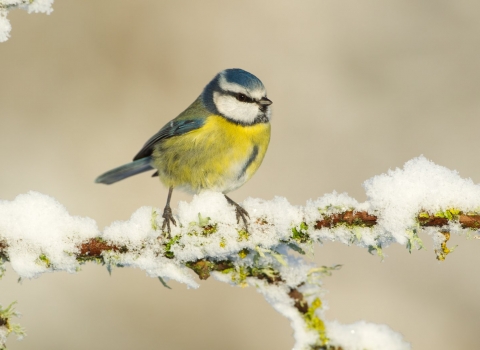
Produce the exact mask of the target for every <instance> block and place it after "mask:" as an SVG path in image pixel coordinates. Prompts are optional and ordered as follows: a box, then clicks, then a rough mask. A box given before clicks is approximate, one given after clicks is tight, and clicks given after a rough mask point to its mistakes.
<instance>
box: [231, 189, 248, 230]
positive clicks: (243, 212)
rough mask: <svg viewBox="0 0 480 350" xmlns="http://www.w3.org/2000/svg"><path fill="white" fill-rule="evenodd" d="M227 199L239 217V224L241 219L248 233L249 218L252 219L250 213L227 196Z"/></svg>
mask: <svg viewBox="0 0 480 350" xmlns="http://www.w3.org/2000/svg"><path fill="white" fill-rule="evenodd" d="M225 198H226V199H227V202H228V203H230V204H231V205H233V206H234V207H235V214H236V216H237V223H240V219H242V221H243V224H244V225H245V230H247V231H248V220H247V218H249V219H250V215H248V212H247V211H246V210H245V209H243V208H242V207H241V206H240V205H239V204H237V203H236V202H234V201H233V200H232V199H230V198H229V197H227V196H226V195H225Z"/></svg>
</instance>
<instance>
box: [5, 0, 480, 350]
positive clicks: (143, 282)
mask: <svg viewBox="0 0 480 350" xmlns="http://www.w3.org/2000/svg"><path fill="white" fill-rule="evenodd" d="M9 19H10V21H11V23H12V26H13V30H12V33H11V34H12V36H11V39H10V40H9V41H7V42H6V43H3V44H0V158H1V160H2V171H1V172H0V199H3V200H13V199H14V198H15V196H16V195H18V194H21V193H26V192H28V191H30V190H35V191H39V192H42V193H45V194H48V195H51V196H53V197H55V198H56V199H57V200H58V201H60V202H61V203H62V204H64V205H65V206H66V207H67V209H68V210H69V212H70V213H71V214H72V215H80V216H88V217H91V218H93V219H95V220H96V221H97V222H98V225H99V227H100V228H101V229H103V228H104V227H105V226H106V225H108V224H109V223H111V222H112V221H115V220H126V219H128V218H129V217H130V215H131V213H133V212H134V211H135V210H136V209H137V208H139V207H141V206H144V205H148V206H157V207H160V208H163V206H164V204H165V199H166V195H167V190H166V189H165V188H163V187H162V186H161V185H160V184H159V183H158V180H157V179H152V178H150V177H149V175H146V174H144V175H139V176H136V177H134V178H131V179H129V180H126V181H122V182H120V183H118V184H115V185H114V186H104V185H98V184H94V182H93V181H94V179H95V177H96V176H98V175H99V174H101V173H103V172H104V171H106V170H109V169H111V168H113V167H115V166H118V165H121V164H124V163H125V162H128V161H130V159H131V158H132V157H133V156H134V155H135V154H136V153H137V151H138V150H139V149H140V148H141V146H142V145H143V144H144V142H145V141H146V140H147V139H148V138H149V137H150V136H152V135H153V134H154V133H155V132H156V131H158V130H159V129H160V128H161V127H162V126H163V125H164V124H165V123H166V122H167V121H169V120H170V119H172V118H173V117H175V116H176V115H177V114H179V113H180V112H181V111H183V109H184V108H186V107H187V106H188V105H189V104H190V103H191V102H192V101H193V100H194V99H195V98H196V97H197V96H198V95H199V93H200V92H201V90H202V89H203V87H204V85H205V84H206V83H207V82H208V81H209V80H210V79H211V78H212V77H213V76H214V75H215V74H216V73H217V72H219V71H220V70H223V69H225V68H232V67H240V68H243V69H245V70H248V71H250V72H252V73H253V74H255V75H257V76H258V77H259V78H260V79H261V80H262V81H263V82H264V84H265V85H266V87H267V89H268V96H269V98H271V99H272V100H273V102H274V103H273V113H274V115H273V121H272V140H271V144H270V148H269V151H268V152H267V156H266V158H265V160H264V163H263V165H262V167H261V168H260V170H259V171H258V173H257V174H256V175H255V176H254V177H253V178H252V180H251V181H250V182H249V183H247V184H246V185H245V186H243V187H242V188H241V189H239V190H237V191H236V192H234V193H232V198H234V199H235V200H236V201H239V202H241V201H243V200H244V199H245V198H246V197H248V196H252V197H260V198H264V199H271V198H273V197H274V196H277V195H278V196H285V197H286V198H288V200H289V201H290V202H291V203H292V204H296V205H305V203H306V201H307V200H308V199H315V198H317V197H319V196H321V195H323V194H325V193H329V192H332V191H334V190H336V191H337V192H348V193H349V194H350V195H351V196H353V197H355V198H356V199H358V200H359V201H363V200H365V199H366V197H365V194H364V191H363V188H362V183H363V181H365V180H367V179H368V178H370V177H372V176H374V175H378V174H381V173H384V172H386V171H387V170H388V169H394V168H396V167H402V166H403V164H404V163H405V162H406V161H407V160H409V159H411V158H413V157H416V156H419V155H421V154H423V155H425V156H426V157H427V158H429V159H431V160H433V161H434V162H435V163H437V164H440V165H443V166H446V167H448V168H450V169H456V170H458V171H459V173H460V175H461V176H462V177H467V178H468V177H470V178H472V179H473V181H474V182H475V183H479V182H480V165H479V162H478V133H479V130H480V117H479V115H480V101H479V91H480V65H479V62H480V4H479V3H478V2H477V1H473V0H472V1H468V0H466V1H464V0H455V1H446V0H437V1H433V0H430V1H424V0H419V1H401V0H392V1H388V2H386V1H378V0H377V1H370V0H364V1H361V2H359V1H355V0H348V1H347V0H337V1H326V0H302V1H295V2H294V1H282V0H277V1H275V2H272V1H251V0H249V1H241V2H239V1H237V2H226V1H221V0H218V1H195V2H192V1H180V0H177V1H160V0H155V1H154V0H151V1H147V0H137V1H135V2H132V1H124V0H115V1H114V0H102V1H93V0H83V1H67V0H59V1H56V2H55V4H54V12H53V13H52V14H51V15H50V16H47V15H44V14H31V15H28V14H27V13H26V12H25V11H20V10H15V11H12V12H10V14H9ZM180 200H187V201H189V200H191V196H190V195H187V194H183V193H180V192H175V193H174V196H173V207H176V205H177V203H178V201H180ZM422 238H423V240H424V242H425V244H426V247H427V251H419V252H418V251H415V252H412V254H411V255H410V254H409V253H408V251H407V250H406V249H405V248H404V247H400V246H399V247H390V248H388V249H387V250H386V251H385V253H386V255H387V257H386V258H385V260H384V261H383V262H382V261H381V260H380V259H379V258H378V257H376V256H372V255H370V254H368V252H367V251H366V250H364V249H359V248H356V247H347V246H343V245H340V244H333V243H332V244H326V245H325V246H322V247H317V248H316V254H315V261H316V263H317V264H319V265H332V264H336V263H339V264H343V268H342V269H341V270H340V271H337V272H335V273H334V274H333V276H332V277H328V278H326V279H325V289H326V290H328V293H327V294H326V295H325V297H324V299H325V300H326V302H327V303H328V305H329V307H330V309H329V310H328V311H327V318H328V319H338V320H340V321H341V322H343V323H351V322H355V321H358V320H360V319H365V320H367V321H370V322H375V323H385V324H388V325H389V326H390V327H392V328H393V329H394V330H396V331H398V332H401V333H402V334H403V335H404V337H405V339H406V340H408V341H410V342H411V343H412V345H413V348H414V349H436V350H443V349H473V348H477V347H478V344H479V343H480V333H479V330H478V327H479V324H480V322H479V321H480V299H479V293H480V278H479V276H478V274H479V273H478V266H479V264H480V254H479V251H480V241H477V240H470V241H467V240H465V239H459V238H456V239H455V238H453V242H452V243H451V245H455V244H459V247H458V248H457V250H456V251H455V252H454V253H453V254H451V255H449V256H448V257H447V260H446V261H445V262H442V263H439V262H437V261H436V260H435V254H434V251H433V249H432V244H431V240H430V239H429V237H425V236H422ZM170 284H171V286H172V287H173V290H168V289H166V288H164V287H163V286H162V285H161V284H160V283H159V282H158V280H156V279H153V278H149V277H146V276H145V273H144V272H143V271H139V270H134V269H114V271H113V273H112V276H111V277H110V276H109V275H108V272H107V270H106V268H104V267H102V266H96V265H93V264H88V265H86V266H84V268H83V271H82V272H80V273H78V274H76V275H69V274H66V273H55V274H48V275H44V276H42V277H41V278H39V279H35V280H26V281H23V283H21V284H19V283H17V276H16V275H15V273H14V272H13V271H11V269H9V270H7V274H6V276H5V277H4V279H3V280H2V281H1V282H0V285H1V288H0V303H2V305H6V304H8V303H10V302H12V301H14V300H17V301H18V307H17V308H18V310H20V311H21V312H22V314H23V317H22V318H21V319H20V320H19V322H20V323H21V324H22V325H23V326H25V327H26V328H27V332H28V336H27V337H26V338H25V339H24V340H23V341H21V342H17V341H16V340H15V339H14V338H12V339H10V340H9V348H10V349H12V350H20V349H22V350H24V349H71V350H75V349H90V350H93V349H119V350H121V349H172V350H180V349H209V350H216V349H231V350H239V349H251V350H257V349H258V350H260V349H262V350H264V349H276V350H281V349H291V348H292V346H293V338H292V333H291V328H290V326H289V323H288V321H287V320H286V319H284V318H283V317H282V316H281V315H280V314H277V313H276V312H275V311H274V310H273V309H272V308H271V307H270V306H269V305H268V304H267V303H266V302H265V301H264V300H263V298H262V297H261V296H260V295H259V294H257V293H256V291H255V290H254V289H252V288H246V289H241V288H234V287H230V286H228V285H224V284H222V283H219V282H216V281H214V280H213V279H211V280H208V281H205V282H201V288H200V289H198V290H188V289H186V287H185V286H184V285H180V284H178V283H175V282H171V283H170Z"/></svg>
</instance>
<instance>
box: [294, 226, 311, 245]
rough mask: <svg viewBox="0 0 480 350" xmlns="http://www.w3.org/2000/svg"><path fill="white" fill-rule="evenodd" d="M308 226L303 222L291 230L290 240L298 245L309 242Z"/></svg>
mask: <svg viewBox="0 0 480 350" xmlns="http://www.w3.org/2000/svg"><path fill="white" fill-rule="evenodd" d="M307 230H308V225H307V224H306V223H305V222H302V223H300V225H299V226H295V227H293V228H292V239H293V240H295V241H296V242H298V243H307V242H310V236H309V235H308V234H307Z"/></svg>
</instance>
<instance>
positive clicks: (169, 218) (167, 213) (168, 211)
mask: <svg viewBox="0 0 480 350" xmlns="http://www.w3.org/2000/svg"><path fill="white" fill-rule="evenodd" d="M172 192H173V186H171V187H170V188H169V189H168V197H167V205H165V209H163V215H162V218H163V225H162V231H165V227H166V228H167V233H168V236H169V237H170V231H171V230H170V222H172V223H173V224H174V225H175V226H177V222H176V221H175V219H174V218H173V215H172V208H170V200H171V199H172Z"/></svg>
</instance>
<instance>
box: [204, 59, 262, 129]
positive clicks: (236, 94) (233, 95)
mask: <svg viewBox="0 0 480 350" xmlns="http://www.w3.org/2000/svg"><path fill="white" fill-rule="evenodd" d="M201 97H202V100H203V103H204V104H205V106H206V107H207V108H208V109H209V110H210V111H211V112H212V113H215V114H220V115H222V116H224V117H225V118H227V119H230V120H231V121H233V122H235V123H239V124H245V125H250V124H254V123H259V122H260V123H266V122H268V121H269V120H270V114H271V111H270V105H271V104H272V101H270V100H269V99H268V98H267V91H266V90H265V86H263V84H262V82H261V81H260V79H258V78H257V77H256V76H254V75H253V74H250V73H249V72H247V71H244V70H243V69H238V68H233V69H225V70H224V71H221V72H220V73H218V74H217V75H216V76H215V78H213V80H212V81H211V82H210V83H208V85H207V86H206V87H205V89H204V90H203V92H202V96H201Z"/></svg>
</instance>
